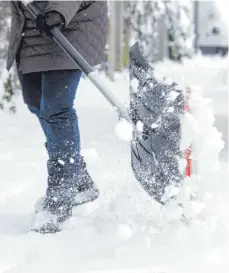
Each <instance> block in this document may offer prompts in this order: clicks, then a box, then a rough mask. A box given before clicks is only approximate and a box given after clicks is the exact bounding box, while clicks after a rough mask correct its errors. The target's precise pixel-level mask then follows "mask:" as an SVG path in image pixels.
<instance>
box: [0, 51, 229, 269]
mask: <svg viewBox="0 0 229 273" xmlns="http://www.w3.org/2000/svg"><path fill="white" fill-rule="evenodd" d="M156 69H157V71H158V75H159V74H160V73H162V75H166V76H168V77H170V78H171V79H173V80H175V81H178V82H179V84H180V85H181V86H185V87H186V86H190V87H191V88H192V87H193V88H194V89H195V90H199V89H198V88H196V87H199V88H200V89H201V92H202V94H200V93H198V92H197V91H195V92H194V94H195V95H194V96H193V98H192V102H193V108H195V107H196V109H195V110H196V111H195V112H194V113H193V116H194V119H197V120H198V122H197V124H196V127H195V126H194V128H195V130H193V128H192V131H191V132H192V134H191V136H190V138H188V140H187V139H185V141H184V143H186V144H184V146H187V143H188V144H189V143H192V144H193V145H194V144H195V146H194V148H193V149H194V150H195V151H196V157H197V158H198V161H197V165H198V168H197V170H198V172H197V174H196V175H193V176H192V177H190V178H186V180H185V184H184V187H183V188H182V191H181V193H180V198H181V199H182V198H184V199H185V198H186V196H187V194H188V193H190V192H197V197H198V198H197V199H196V200H195V199H194V200H192V202H188V203H187V202H186V206H185V208H184V209H185V214H186V215H188V216H189V217H193V220H192V221H188V222H181V221H178V220H177V217H179V215H180V213H181V212H180V211H179V210H178V209H177V208H176V209H174V206H175V204H173V203H172V202H171V203H170V204H169V205H168V207H167V210H162V208H161V206H159V205H158V204H157V203H156V202H155V201H153V200H151V199H150V198H149V196H148V195H147V194H146V193H145V192H144V191H143V190H142V188H141V187H140V186H139V184H138V182H137V181H136V179H135V178H134V175H133V173H132V170H131V165H130V147H129V143H126V142H125V141H122V140H120V139H119V137H120V135H119V134H118V136H119V137H117V135H116V134H115V128H116V125H117V123H118V122H119V121H118V117H117V116H116V112H115V111H114V109H113V108H112V107H111V106H110V105H109V103H107V102H106V100H105V99H104V98H103V97H102V95H101V94H100V93H99V92H98V91H97V90H96V89H95V88H94V87H93V85H92V84H91V83H90V82H89V81H88V80H85V79H83V80H82V81H81V83H80V86H79V91H78V94H77V97H76V109H77V111H78V116H79V125H80V128H81V140H82V152H83V154H84V156H85V159H86V161H87V163H88V168H89V171H90V173H91V175H92V177H93V178H94V180H95V181H96V183H97V184H98V186H99V188H100V191H101V196H100V198H99V199H98V200H96V201H94V202H93V203H91V204H86V205H82V206H81V207H78V208H76V209H75V211H74V215H73V217H72V218H71V219H70V220H69V221H68V223H66V225H65V226H66V227H65V229H64V230H63V231H62V232H60V233H57V234H52V235H41V234H37V233H34V232H30V222H31V220H32V216H33V209H34V203H35V202H36V201H37V199H38V198H40V197H41V196H42V195H43V194H44V192H45V187H46V175H47V173H46V159H47V155H46V151H45V148H44V141H45V140H44V137H43V135H42V131H41V129H40V128H39V123H38V121H37V120H36V118H35V117H34V116H33V115H31V114H30V113H29V112H28V110H27V108H26V106H25V105H23V102H22V98H21V96H19V97H18V99H17V108H18V112H17V113H16V115H13V114H9V113H7V112H0V125H1V134H0V170H1V172H0V185H1V187H0V273H30V272H33V273H41V272H42V273H65V272H67V273H75V272H77V273H81V272H86V273H102V272H104V273H105V272H106V273H119V272H120V273H146V272H147V273H151V272H154V273H159V272H160V273H184V272H187V273H198V272H201V273H202V272H208V273H210V272H214V273H216V272H217V273H221V272H223V273H225V272H228V269H229V262H228V257H229V210H228V207H229V198H228V196H229V195H228V193H229V192H228V170H227V160H228V156H227V147H228V146H227V145H228V144H227V143H228V141H227V138H228V130H227V123H228V112H227V111H228V110H227V108H228V104H227V103H228V85H227V75H226V73H227V60H225V59H220V58H204V57H202V56H197V57H196V58H194V59H193V60H186V61H185V62H184V64H183V65H179V64H176V65H175V64H174V63H171V62H169V61H165V62H163V63H159V64H157V65H156ZM101 77H102V80H104V81H105V82H106V84H107V85H108V86H109V87H111V88H112V89H113V91H114V92H116V94H117V96H119V97H120V98H121V99H122V100H123V102H125V101H127V100H128V88H129V87H128V85H129V81H128V74H127V73H122V74H117V75H116V77H115V82H110V81H109V80H108V79H107V78H106V77H105V76H103V75H101ZM194 89H193V90H194ZM0 93H1V90H0ZM198 94H199V97H198ZM173 95H174V97H175V95H176V94H173ZM203 98H212V104H209V101H207V100H204V99H203ZM171 99H172V98H171ZM198 109H199V111H197V110H198ZM200 109H203V110H202V111H200ZM189 120H190V119H189ZM200 124H201V127H200V126H198V125H200ZM192 125H193V122H192V121H191V122H190V126H192ZM215 125H216V127H217V128H218V130H219V131H220V132H221V133H222V137H223V140H224V148H223V142H222V140H221V136H220V135H219V134H220V133H219V131H218V130H217V129H216V128H215V127H214V126H215ZM123 128H124V129H123V130H124V135H125V136H126V131H125V126H124V127H123ZM189 129H190V128H188V129H187V130H189ZM185 132H187V131H185ZM188 132H189V131H188ZM127 135H128V134H127ZM203 136H204V137H203ZM126 140H129V138H127V139H126ZM194 140H195V141H194ZM222 148H223V149H222ZM221 150H222V151H221ZM218 157H219V159H220V161H219V162H218ZM209 162H210V163H211V164H210V165H209ZM213 162H215V163H213ZM181 163H182V162H181ZM183 165H184V164H183ZM181 168H182V164H181ZM169 190H170V192H169ZM172 190H173V189H168V194H172V193H171V191H172ZM165 222H167V224H165Z"/></svg>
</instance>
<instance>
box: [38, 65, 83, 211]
mask: <svg viewBox="0 0 229 273" xmlns="http://www.w3.org/2000/svg"><path fill="white" fill-rule="evenodd" d="M81 74H82V73H81V71H79V70H67V71H47V72H43V73H42V98H41V105H40V119H41V120H42V122H43V123H44V124H45V128H46V136H47V144H48V150H49V160H48V174H49V176H48V188H47V191H46V201H45V207H46V208H47V209H48V210H49V211H51V212H52V213H54V214H58V213H59V211H60V209H61V210H62V211H64V210H65V208H66V209H68V208H69V207H71V206H72V204H73V200H74V198H75V196H76V192H77V191H78V185H77V183H78V180H79V173H80V134H79V128H78V119H77V115H76V111H75V109H74V107H73V106H74V99H75V94H76V89H77V86H78V84H79V81H80V78H81Z"/></svg>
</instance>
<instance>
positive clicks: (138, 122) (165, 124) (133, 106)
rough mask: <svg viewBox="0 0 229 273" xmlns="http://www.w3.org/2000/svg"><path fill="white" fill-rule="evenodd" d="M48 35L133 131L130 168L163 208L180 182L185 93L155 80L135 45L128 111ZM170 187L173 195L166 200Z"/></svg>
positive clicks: (64, 44)
mask: <svg viewBox="0 0 229 273" xmlns="http://www.w3.org/2000/svg"><path fill="white" fill-rule="evenodd" d="M22 2H23V3H24V5H26V6H27V9H28V10H29V11H30V12H31V14H32V15H33V17H34V18H37V16H43V14H42V12H41V11H40V10H39V9H38V7H37V6H36V4H35V3H32V2H31V1H22ZM47 31H48V32H49V33H48V35H49V36H50V37H51V38H52V39H53V40H54V41H55V42H56V43H57V44H58V45H59V46H60V47H61V48H62V49H63V50H64V51H65V52H66V54H67V55H68V56H69V57H70V58H71V59H72V61H73V62H74V63H75V64H76V65H77V66H78V67H79V68H80V69H81V70H82V72H83V73H84V74H85V75H86V76H87V77H88V78H89V80H90V81H91V82H92V83H93V84H94V85H95V86H96V87H97V89H98V90H99V91H100V92H101V93H102V94H103V95H104V97H105V98H106V99H107V100H108V102H109V103H110V104H111V105H112V106H113V107H114V108H115V110H116V111H117V112H118V115H119V117H121V118H122V119H124V120H126V121H127V122H128V124H130V126H131V128H132V129H133V130H132V136H133V137H132V140H131V165H132V169H133V172H134V174H135V177H136V179H137V180H138V181H139V183H140V184H141V185H142V187H143V188H144V190H145V191H146V192H147V193H148V194H149V195H150V196H151V197H152V198H154V199H156V200H157V201H158V202H160V203H161V204H165V203H166V202H167V201H168V200H170V199H171V198H175V197H176V195H177V194H178V189H179V186H180V185H181V183H182V181H183V178H184V176H183V174H181V173H180V171H179V158H180V157H182V154H181V151H180V141H181V122H180V116H181V115H183V112H184V96H183V92H182V91H181V90H180V89H179V88H178V87H177V85H176V83H174V82H172V81H168V80H166V79H164V78H163V77H162V78H160V77H159V78H160V79H158V75H156V74H155V71H154V70H153V68H152V67H151V66H150V65H149V64H148V63H147V62H146V61H145V60H144V59H143V57H142V55H141V53H140V50H139V47H138V43H136V44H135V45H134V46H133V47H132V48H131V50H130V79H131V87H130V108H129V109H127V108H126V107H125V106H124V105H123V104H122V103H121V102H120V101H119V99H118V98H117V97H116V96H115V95H114V94H113V93H112V91H110V90H109V89H108V88H107V87H106V86H105V85H104V84H103V81H102V80H101V79H100V78H99V76H98V75H97V74H96V73H95V71H94V70H93V68H92V67H91V66H90V65H89V64H88V63H87V62H86V60H85V59H84V58H83V57H82V56H81V55H80V54H79V53H78V52H77V50H76V49H75V48H74V47H73V46H72V45H71V44H70V43H69V41H68V40H67V39H66V38H65V36H64V35H63V34H62V33H61V32H60V31H59V30H58V29H57V28H52V29H48V30H47ZM171 187H172V188H173V190H172V191H171V190H170V194H167V192H168V190H167V189H168V188H171ZM165 193H166V194H165Z"/></svg>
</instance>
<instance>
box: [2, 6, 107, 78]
mask: <svg viewBox="0 0 229 273" xmlns="http://www.w3.org/2000/svg"><path fill="white" fill-rule="evenodd" d="M34 3H35V4H36V5H38V7H39V8H40V9H41V11H43V12H48V11H58V12H59V13H60V14H61V15H62V16H63V17H64V19H65V28H64V30H63V31H62V33H63V34H64V35H65V37H66V38H67V39H68V40H69V42H70V43H71V44H72V45H73V46H74V47H75V48H76V49H77V50H78V51H79V53H80V54H81V55H82V56H83V57H84V58H85V59H86V60H87V62H88V63H89V64H90V65H91V66H95V65H97V64H100V63H101V62H103V61H104V57H105V54H104V51H105V45H106V37H107V22H108V20H107V1H34ZM11 7H12V23H11V35H10V42H9V48H8V58H7V70H9V69H10V68H11V66H12V64H13V62H14V60H15V59H17V62H18V65H19V70H20V71H21V72H22V73H23V74H25V73H31V72H39V71H48V70H63V69H76V68H77V67H76V65H75V64H74V63H73V62H72V60H71V59H70V58H69V57H68V56H66V53H65V52H64V51H63V50H62V49H61V48H60V47H59V46H58V45H57V44H56V43H55V42H53V41H52V40H51V39H49V38H46V37H44V36H42V35H41V34H40V32H39V31H38V30H36V28H35V27H36V26H35V21H34V20H33V18H32V16H31V15H30V13H29V11H28V10H27V9H26V7H25V6H23V5H22V4H21V2H20V1H11ZM31 26H32V27H31ZM33 26H34V27H33Z"/></svg>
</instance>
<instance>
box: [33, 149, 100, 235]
mask: <svg viewBox="0 0 229 273" xmlns="http://www.w3.org/2000/svg"><path fill="white" fill-rule="evenodd" d="M46 147H47V146H46ZM77 169H78V171H77ZM48 173H49V176H48V189H47V192H46V195H45V196H43V197H42V198H40V199H39V200H38V201H37V202H36V204H35V212H36V214H35V218H34V221H33V224H32V230H34V231H38V232H41V233H52V232H57V231H58V230H60V227H59V226H60V225H61V224H62V223H63V222H64V221H65V220H66V219H68V218H69V217H71V215H72V208H73V207H74V206H77V205H81V204H83V203H86V202H91V201H93V200H95V199H96V198H97V197H98V196H99V190H98V188H97V187H96V185H95V183H94V182H93V180H92V179H91V177H90V175H89V173H88V171H87V167H86V163H85V161H84V160H83V158H82V157H81V159H80V161H78V163H77V164H75V163H64V162H54V161H51V160H48Z"/></svg>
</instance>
